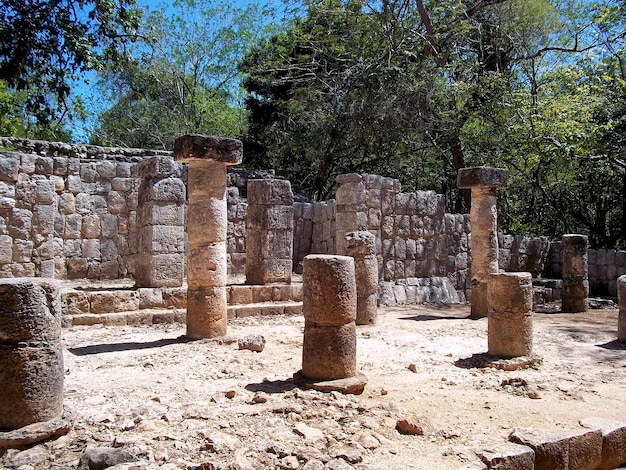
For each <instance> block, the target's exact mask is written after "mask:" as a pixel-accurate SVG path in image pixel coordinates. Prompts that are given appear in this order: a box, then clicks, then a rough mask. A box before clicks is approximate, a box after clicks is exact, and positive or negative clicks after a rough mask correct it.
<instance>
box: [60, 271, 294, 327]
mask: <svg viewBox="0 0 626 470" xmlns="http://www.w3.org/2000/svg"><path fill="white" fill-rule="evenodd" d="M59 282H60V284H61V299H62V304H63V325H64V326H70V325H95V324H102V325H106V326H122V325H142V324H153V323H185V316H186V306H187V305H186V304H187V297H186V292H187V288H186V286H183V287H160V288H145V287H139V288H138V287H135V285H134V281H133V280H132V279H122V280H113V281H87V280H80V281H59ZM242 282H243V281H242V279H241V278H240V277H233V278H231V279H229V285H228V286H227V288H226V295H227V299H228V318H241V317H253V316H261V315H282V314H288V315H289V314H291V315H299V314H301V313H302V278H301V276H298V275H294V276H293V278H292V282H291V284H281V283H275V284H268V285H262V286H261V285H246V284H243V283H242Z"/></svg>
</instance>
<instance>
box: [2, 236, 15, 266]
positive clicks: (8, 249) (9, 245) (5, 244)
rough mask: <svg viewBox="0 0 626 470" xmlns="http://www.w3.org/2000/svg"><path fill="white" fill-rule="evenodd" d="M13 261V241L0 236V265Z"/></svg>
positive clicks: (8, 237)
mask: <svg viewBox="0 0 626 470" xmlns="http://www.w3.org/2000/svg"><path fill="white" fill-rule="evenodd" d="M12 260H13V239H12V238H11V237H10V236H9V235H0V264H7V263H10V262H11V261H12Z"/></svg>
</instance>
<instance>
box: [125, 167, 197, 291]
mask: <svg viewBox="0 0 626 470" xmlns="http://www.w3.org/2000/svg"><path fill="white" fill-rule="evenodd" d="M138 167H139V177H140V178H141V185H140V186H139V204H138V207H137V229H138V232H139V247H138V250H137V257H136V262H135V283H136V285H137V287H179V286H182V285H183V278H184V274H185V263H184V259H185V258H184V254H185V199H186V191H187V190H186V188H185V183H183V180H182V179H181V178H180V173H181V171H180V166H179V165H178V164H177V163H176V162H175V161H174V160H173V159H172V158H170V157H165V156H157V157H152V158H148V159H145V160H142V161H141V162H140V163H139V165H138Z"/></svg>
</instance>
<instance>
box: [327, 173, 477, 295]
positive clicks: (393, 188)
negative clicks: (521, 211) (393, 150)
mask: <svg viewBox="0 0 626 470" xmlns="http://www.w3.org/2000/svg"><path fill="white" fill-rule="evenodd" d="M337 184H338V187H337V194H336V201H337V249H338V252H339V254H341V244H340V241H341V240H340V239H341V238H342V236H343V235H344V234H345V233H347V232H350V231H355V230H368V231H370V232H371V233H372V234H373V235H374V236H375V237H376V254H377V258H378V264H379V277H380V280H381V281H384V282H391V283H394V284H395V285H398V286H410V287H409V288H408V289H407V288H404V292H405V293H406V292H410V294H408V297H407V298H411V297H412V294H411V293H412V291H413V290H414V289H413V287H415V286H416V285H417V284H415V283H416V282H418V281H411V284H410V285H409V284H408V283H407V282H404V280H407V279H410V280H413V279H424V278H440V281H438V283H439V284H441V285H444V284H445V286H446V288H445V289H444V290H447V291H449V290H450V286H451V288H452V289H454V290H456V291H457V295H458V298H459V299H460V300H465V299H466V298H467V296H468V294H469V290H470V289H471V279H470V275H469V261H470V260H469V216H468V215H463V214H447V213H445V199H444V196H443V195H441V194H436V193H435V192H434V191H415V192H411V193H403V192H402V190H401V185H400V182H399V181H398V180H395V179H392V178H386V177H382V176H377V175H356V174H351V175H342V176H340V177H338V179H337ZM444 279H447V281H445V282H444ZM418 284H419V286H420V287H429V288H430V287H431V285H430V284H428V285H426V286H425V285H423V283H422V284H420V283H418ZM435 284H437V283H435ZM435 284H433V286H435ZM436 287H438V286H436ZM395 290H396V291H399V290H402V289H401V288H400V287H397V288H395ZM386 292H387V291H386ZM399 296H400V297H401V298H402V294H400V295H399ZM399 296H398V295H396V297H399ZM381 297H385V296H383V295H382V294H381ZM387 297H389V296H387ZM409 303H410V302H409Z"/></svg>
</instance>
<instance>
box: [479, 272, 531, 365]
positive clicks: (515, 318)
mask: <svg viewBox="0 0 626 470" xmlns="http://www.w3.org/2000/svg"><path fill="white" fill-rule="evenodd" d="M487 301H488V302H489V318H488V320H487V335H488V347H489V350H488V353H489V355H490V356H495V357H504V358H511V357H519V356H529V355H531V354H532V350H533V312H532V308H533V282H532V276H531V274H530V273H494V274H490V275H489V278H488V281H487Z"/></svg>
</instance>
